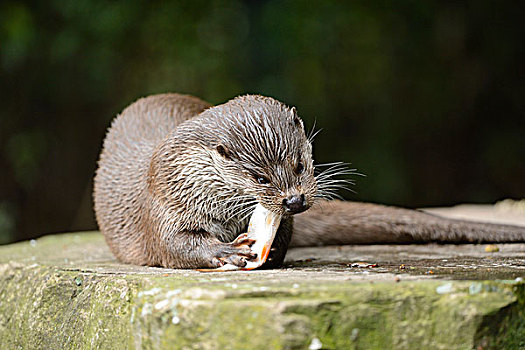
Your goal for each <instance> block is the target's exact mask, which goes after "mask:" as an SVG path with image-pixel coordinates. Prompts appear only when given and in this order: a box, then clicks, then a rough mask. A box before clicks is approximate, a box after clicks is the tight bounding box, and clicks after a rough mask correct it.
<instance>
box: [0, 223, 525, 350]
mask: <svg viewBox="0 0 525 350" xmlns="http://www.w3.org/2000/svg"><path fill="white" fill-rule="evenodd" d="M497 247H498V248H499V251H494V250H492V251H490V252H487V251H485V249H484V248H485V246H484V245H435V244H429V245H380V246H342V247H337V246H335V247H323V248H301V249H293V250H291V251H290V252H289V255H288V257H287V262H286V266H285V267H284V268H283V269H279V270H267V271H258V270H255V271H234V272H222V273H201V272H197V271H192V270H170V269H162V268H151V267H144V266H131V265H124V264H120V263H118V262H117V261H116V260H115V259H114V258H113V256H112V255H111V253H110V252H109V250H108V248H107V246H106V245H105V243H104V240H103V237H102V236H101V235H100V234H99V233H97V232H88V233H75V234H65V235H53V236H47V237H43V238H41V239H38V240H34V241H30V242H22V243H18V244H12V245H8V246H2V247H0V349H83V348H88V349H123V348H129V349H134V348H136V349H139V348H146V349H308V348H309V347H310V348H312V349H314V348H315V349H319V348H321V347H322V348H323V349H523V348H525V283H524V282H523V280H522V278H523V277H525V276H524V274H525V270H524V267H525V260H524V252H525V244H498V245H497ZM360 261H361V262H366V263H364V264H358V266H368V267H350V266H351V265H352V263H355V262H360ZM375 264H377V265H375Z"/></svg>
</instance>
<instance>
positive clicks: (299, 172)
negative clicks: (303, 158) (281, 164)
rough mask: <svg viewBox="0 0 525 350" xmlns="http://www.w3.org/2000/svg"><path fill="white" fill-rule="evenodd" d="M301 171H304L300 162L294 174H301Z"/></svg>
mask: <svg viewBox="0 0 525 350" xmlns="http://www.w3.org/2000/svg"><path fill="white" fill-rule="evenodd" d="M303 171H304V165H303V163H301V162H299V163H297V167H295V173H296V174H302V173H303Z"/></svg>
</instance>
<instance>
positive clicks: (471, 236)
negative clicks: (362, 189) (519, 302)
mask: <svg viewBox="0 0 525 350" xmlns="http://www.w3.org/2000/svg"><path fill="white" fill-rule="evenodd" d="M424 242H441V243H481V242H525V227H523V226H513V225H500V224H489V223H480V222H474V221H466V220H456V219H448V218H445V217H441V216H437V215H433V214H428V213H425V212H422V211H419V210H410V209H403V208H396V207H389V206H384V205H378V204H369V203H356V202H343V201H330V202H326V201H325V202H322V203H320V204H319V205H317V206H315V207H313V208H311V209H310V210H308V211H306V212H305V213H302V214H299V215H296V216H295V218H294V234H293V237H292V242H291V244H290V245H291V246H295V247H299V246H317V245H339V244H375V243H424Z"/></svg>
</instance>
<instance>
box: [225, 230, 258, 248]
mask: <svg viewBox="0 0 525 350" xmlns="http://www.w3.org/2000/svg"><path fill="white" fill-rule="evenodd" d="M254 243H255V239H253V238H248V233H247V232H245V233H241V234H240V235H239V236H237V238H235V240H234V241H233V242H232V243H231V244H232V245H234V246H236V247H238V246H241V245H247V246H248V247H251V246H252V245H253V244H254Z"/></svg>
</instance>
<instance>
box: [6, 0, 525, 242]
mask: <svg viewBox="0 0 525 350" xmlns="http://www.w3.org/2000/svg"><path fill="white" fill-rule="evenodd" d="M522 8H523V6H521V4H520V2H512V1H508V2H503V3H501V2H498V1H466V2H464V1H462V2H454V1H452V2H451V1H447V2H437V1H415V0H412V1H351V2H345V1H336V0H331V1H328V0H327V1H244V2H243V1H195V0H191V1H190V0H188V1H138V0H129V1H125V2H113V1H96V0H90V1H86V0H75V1H72V0H60V1H58V0H54V1H32V2H23V1H3V2H2V4H1V5H0V76H1V80H2V84H1V86H0V89H1V94H2V104H0V167H1V169H2V171H1V172H0V243H5V242H8V241H13V240H18V239H24V238H29V237H33V236H37V235H40V234H43V233H47V232H56V231H66V230H75V229H90V228H94V227H95V222H94V219H93V213H92V204H91V186H92V184H91V179H92V176H93V173H94V170H95V167H96V159H97V156H98V152H99V150H100V146H101V143H102V139H103V136H104V133H105V129H106V128H107V126H108V125H109V123H110V120H111V119H112V118H113V117H114V115H115V114H117V113H118V112H119V111H121V110H122V109H123V108H124V107H125V106H126V105H127V104H129V103H131V102H132V101H134V100H135V99H137V98H138V97H140V96H144V95H147V94H152V93H160V92H166V91H172V92H183V93H190V94H194V95H197V96H199V97H201V98H203V99H205V100H208V101H209V102H212V103H220V102H223V101H226V100H228V99H230V98H231V97H234V96H236V95H239V94H244V93H260V94H265V95H270V96H273V97H276V98H278V99H280V100H282V101H284V102H286V103H288V104H290V105H295V106H297V107H298V110H299V113H300V114H301V115H302V117H303V118H304V119H305V121H306V124H307V125H312V124H313V122H314V120H316V123H317V127H320V128H323V129H324V130H323V132H322V133H321V134H320V135H319V136H318V137H317V139H316V142H315V156H316V160H317V161H318V162H328V161H334V160H343V161H346V162H352V163H353V165H354V166H355V167H357V168H358V169H359V170H360V171H361V172H363V173H365V174H366V175H367V177H366V178H363V179H359V181H358V185H357V186H356V187H355V190H356V191H357V192H358V194H357V195H349V196H347V197H348V198H352V199H361V200H369V201H377V202H382V203H389V204H398V205H404V206H422V205H443V204H452V203H454V202H466V201H475V202H478V201H487V202H492V201H495V200H497V199H500V198H503V197H525V181H524V178H525V102H524V101H525V99H524V98H523V97H524V96H525V85H524V76H525V45H523V38H524V37H525V27H524V25H523V18H524V15H525V13H524V11H523V9H522Z"/></svg>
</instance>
